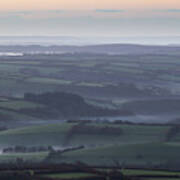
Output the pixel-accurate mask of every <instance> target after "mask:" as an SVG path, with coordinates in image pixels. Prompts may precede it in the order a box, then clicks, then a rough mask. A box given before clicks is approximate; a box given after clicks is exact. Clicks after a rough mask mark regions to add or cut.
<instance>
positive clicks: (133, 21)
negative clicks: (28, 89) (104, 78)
mask: <svg viewBox="0 0 180 180" xmlns="http://www.w3.org/2000/svg"><path fill="white" fill-rule="evenodd" d="M0 35H1V36H3V35H13V36H15V35H28V36H33V35H43V36H45V35H48V36H58V35H59V36H82V37H83V36H85V37H86V36H87V37H91V36H105V37H107V36H109V37H111V36H112V37H116V36H179V35H180V0H126V1H125V0H29V1H28V0H0Z"/></svg>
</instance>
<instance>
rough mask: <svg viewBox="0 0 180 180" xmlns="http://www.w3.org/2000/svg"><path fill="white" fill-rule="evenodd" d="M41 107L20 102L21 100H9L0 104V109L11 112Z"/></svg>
mask: <svg viewBox="0 0 180 180" xmlns="http://www.w3.org/2000/svg"><path fill="white" fill-rule="evenodd" d="M40 107H43V105H40V104H36V103H32V102H28V101H22V100H9V101H6V102H0V108H7V109H12V110H20V109H26V108H27V109H28V108H40Z"/></svg>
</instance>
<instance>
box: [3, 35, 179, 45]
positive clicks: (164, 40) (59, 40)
mask: <svg viewBox="0 0 180 180" xmlns="http://www.w3.org/2000/svg"><path fill="white" fill-rule="evenodd" d="M179 42H180V36H91V37H90V36H89V37H88V36H87V37H86V36H84V37H82V36H81V37H79V36H0V45H42V46H51V45H97V44H143V45H173V46H174V45H175V46H176V45H179Z"/></svg>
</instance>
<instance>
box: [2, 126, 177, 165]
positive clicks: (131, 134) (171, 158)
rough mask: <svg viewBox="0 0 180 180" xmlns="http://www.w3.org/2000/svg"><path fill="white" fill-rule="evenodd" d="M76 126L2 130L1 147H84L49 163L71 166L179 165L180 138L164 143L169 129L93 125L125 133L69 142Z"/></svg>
mask: <svg viewBox="0 0 180 180" xmlns="http://www.w3.org/2000/svg"><path fill="white" fill-rule="evenodd" d="M74 125H75V123H60V124H54V125H43V126H33V127H27V128H19V129H13V130H7V131H3V132H0V144H1V147H7V146H16V145H24V146H48V145H51V146H57V147H63V146H64V145H65V144H66V146H80V145H85V146H86V148H85V149H82V150H76V151H72V152H67V153H64V154H63V155H62V156H58V155H57V157H56V158H55V159H50V160H52V161H57V162H71V163H72V162H73V163H74V162H76V161H79V160H80V161H83V162H85V163H88V164H94V165H96V164H99V165H102V164H106V165H114V163H115V161H119V162H120V163H124V164H134V165H136V164H139V165H147V164H161V163H162V164H165V163H168V162H176V161H177V159H179V158H180V155H179V148H180V143H178V141H176V139H177V137H175V138H174V139H172V140H171V142H166V141H165V137H166V134H167V132H168V130H169V129H170V127H169V126H160V125H159V126H158V125H157V126H154V125H149V126H148V125H126V124H120V125H114V124H106V123H101V124H96V123H93V124H91V126H92V125H93V126H98V127H99V126H100V127H103V126H104V127H119V128H121V130H122V132H123V134H121V135H110V134H109V135H105V134H96V135H92V134H74V135H73V136H71V137H70V138H68V139H67V135H68V132H69V131H70V130H71V128H72V127H73V126H74ZM178 136H179V135H178Z"/></svg>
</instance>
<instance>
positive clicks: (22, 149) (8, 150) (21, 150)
mask: <svg viewBox="0 0 180 180" xmlns="http://www.w3.org/2000/svg"><path fill="white" fill-rule="evenodd" d="M46 151H53V147H52V146H47V147H44V146H34V147H25V146H15V147H8V148H4V149H3V151H2V152H3V153H34V152H46Z"/></svg>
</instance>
